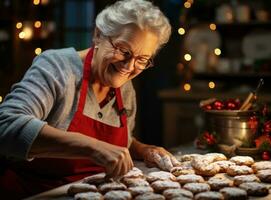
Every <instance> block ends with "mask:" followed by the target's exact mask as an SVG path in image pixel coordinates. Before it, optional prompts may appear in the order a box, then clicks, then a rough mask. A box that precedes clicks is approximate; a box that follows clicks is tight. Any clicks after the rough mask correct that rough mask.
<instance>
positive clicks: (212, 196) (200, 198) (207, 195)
mask: <svg viewBox="0 0 271 200" xmlns="http://www.w3.org/2000/svg"><path fill="white" fill-rule="evenodd" d="M194 199H195V200H223V199H224V197H223V195H222V194H221V193H220V192H213V191H208V192H201V193H198V194H196V196H195V198H194Z"/></svg>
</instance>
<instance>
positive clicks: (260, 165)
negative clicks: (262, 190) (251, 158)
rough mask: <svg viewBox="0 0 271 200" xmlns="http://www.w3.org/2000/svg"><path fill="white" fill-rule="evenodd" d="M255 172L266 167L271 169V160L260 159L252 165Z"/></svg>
mask: <svg viewBox="0 0 271 200" xmlns="http://www.w3.org/2000/svg"><path fill="white" fill-rule="evenodd" d="M251 168H252V169H253V171H254V172H257V171H259V170H264V169H271V161H259V162H255V163H254V164H253V165H251Z"/></svg>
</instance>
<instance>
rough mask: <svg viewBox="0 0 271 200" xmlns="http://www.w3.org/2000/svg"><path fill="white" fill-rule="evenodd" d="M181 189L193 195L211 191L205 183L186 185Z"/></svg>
mask: <svg viewBox="0 0 271 200" xmlns="http://www.w3.org/2000/svg"><path fill="white" fill-rule="evenodd" d="M183 188H184V189H186V190H189V191H191V192H192V193H193V194H196V193H200V192H206V191H209V190H210V189H211V188H210V186H209V185H208V184H207V183H186V184H185V185H184V186H183Z"/></svg>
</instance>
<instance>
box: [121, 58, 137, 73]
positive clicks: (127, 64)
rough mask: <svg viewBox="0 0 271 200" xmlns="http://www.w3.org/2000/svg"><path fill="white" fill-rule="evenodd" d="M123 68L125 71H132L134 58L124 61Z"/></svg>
mask: <svg viewBox="0 0 271 200" xmlns="http://www.w3.org/2000/svg"><path fill="white" fill-rule="evenodd" d="M123 64H124V67H125V69H126V70H127V71H130V72H131V71H134V69H135V58H131V59H129V60H126V61H125V62H124V63H123Z"/></svg>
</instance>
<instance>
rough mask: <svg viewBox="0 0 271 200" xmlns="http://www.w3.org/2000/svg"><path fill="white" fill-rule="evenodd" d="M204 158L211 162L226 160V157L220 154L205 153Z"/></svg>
mask: <svg viewBox="0 0 271 200" xmlns="http://www.w3.org/2000/svg"><path fill="white" fill-rule="evenodd" d="M204 156H205V157H211V158H212V160H213V161H212V162H215V161H222V160H227V157H226V156H225V155H224V154H222V153H207V154H205V155H204Z"/></svg>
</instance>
